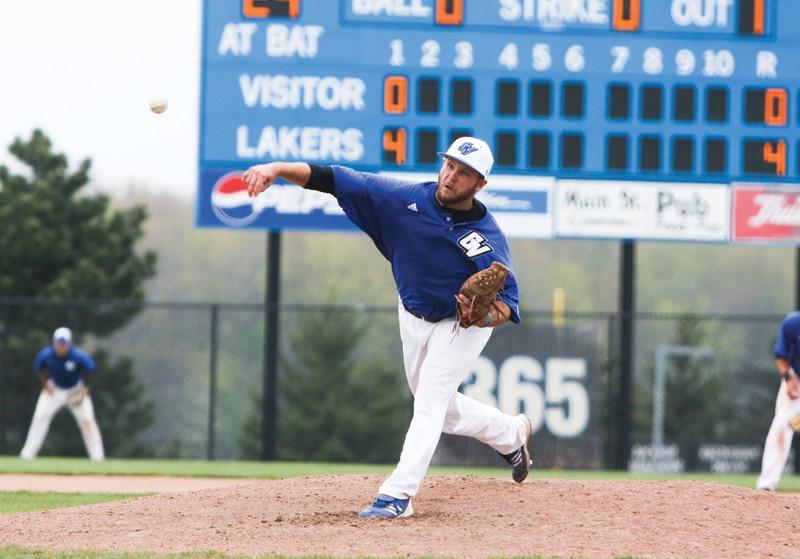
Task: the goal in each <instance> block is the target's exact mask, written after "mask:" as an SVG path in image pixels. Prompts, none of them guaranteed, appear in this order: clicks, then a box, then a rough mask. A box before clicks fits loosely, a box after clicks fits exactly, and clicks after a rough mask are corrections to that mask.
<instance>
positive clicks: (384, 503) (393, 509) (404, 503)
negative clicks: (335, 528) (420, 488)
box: [358, 495, 414, 518]
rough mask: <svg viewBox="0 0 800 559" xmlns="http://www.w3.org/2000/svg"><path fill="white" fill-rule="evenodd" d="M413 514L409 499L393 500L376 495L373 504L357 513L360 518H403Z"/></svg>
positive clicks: (386, 496)
mask: <svg viewBox="0 0 800 559" xmlns="http://www.w3.org/2000/svg"><path fill="white" fill-rule="evenodd" d="M412 514H414V507H412V506H411V499H395V498H394V497H390V496H389V495H378V498H377V499H375V502H374V503H372V504H371V505H370V506H368V507H367V508H365V509H364V510H362V511H361V512H360V513H358V516H360V517H361V518H404V517H406V516H411V515H412Z"/></svg>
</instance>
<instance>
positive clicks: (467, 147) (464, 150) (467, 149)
mask: <svg viewBox="0 0 800 559" xmlns="http://www.w3.org/2000/svg"><path fill="white" fill-rule="evenodd" d="M458 151H460V152H461V155H469V154H470V153H472V152H473V151H478V148H476V147H475V146H474V145H472V142H464V143H463V144H461V145H460V146H458Z"/></svg>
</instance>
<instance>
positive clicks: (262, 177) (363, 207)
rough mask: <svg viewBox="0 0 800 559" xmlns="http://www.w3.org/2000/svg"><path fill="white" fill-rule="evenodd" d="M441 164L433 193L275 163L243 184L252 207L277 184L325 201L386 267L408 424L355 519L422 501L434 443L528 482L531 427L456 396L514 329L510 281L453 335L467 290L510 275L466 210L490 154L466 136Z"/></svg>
mask: <svg viewBox="0 0 800 559" xmlns="http://www.w3.org/2000/svg"><path fill="white" fill-rule="evenodd" d="M441 155H443V156H444V157H443V160H442V166H441V169H440V170H439V177H438V181H437V182H423V183H413V182H406V181H401V180H397V179H394V178H389V177H386V176H381V175H376V174H371V173H361V172H357V171H354V170H352V169H349V168H346V167H340V166H332V167H323V166H317V165H309V164H307V163H284V162H275V163H267V164H264V165H256V166H254V167H251V168H250V169H248V170H247V172H246V173H245V174H244V176H243V180H244V182H245V184H246V185H247V187H248V192H249V194H250V195H251V196H256V195H258V194H259V193H261V192H263V191H264V190H266V189H267V188H268V187H269V186H270V185H271V184H272V183H273V182H274V181H275V180H276V179H278V178H282V179H285V180H287V181H289V182H292V183H294V184H297V185H300V186H303V187H305V188H309V189H313V190H318V191H322V192H327V193H329V194H332V195H333V196H335V197H336V199H337V201H338V202H339V205H340V206H341V207H342V209H343V210H344V212H345V214H346V215H347V216H348V217H349V218H350V220H352V221H353V223H355V224H356V225H357V226H358V227H359V228H360V229H362V230H363V231H364V232H365V233H366V234H367V235H369V237H370V238H371V239H372V240H373V241H374V243H375V246H377V248H378V250H379V251H380V252H381V254H383V256H384V257H386V259H387V260H389V262H390V263H391V266H392V273H393V275H394V280H395V283H396V284H397V290H398V293H399V296H400V297H399V298H400V301H399V305H398V317H399V322H400V336H401V339H402V342H403V360H404V364H405V371H406V377H407V379H408V384H409V386H410V388H411V392H412V393H413V394H414V414H413V418H412V420H411V424H410V425H409V428H408V432H407V433H406V438H405V442H404V443H403V450H402V453H401V454H400V461H399V462H398V464H397V467H396V468H395V470H394V471H393V472H392V474H391V475H390V476H389V478H388V479H386V480H385V481H384V483H383V485H382V486H381V487H380V489H379V492H378V498H377V499H376V500H375V501H374V502H373V503H372V505H370V506H368V507H367V508H365V509H364V510H363V511H361V513H360V515H361V516H362V517H384V518H398V517H405V516H411V515H412V514H413V512H414V509H413V507H412V506H411V498H412V497H414V496H415V495H416V494H417V492H418V491H419V488H420V485H421V483H422V480H423V478H424V477H425V474H426V472H427V470H428V466H429V464H430V461H431V458H432V457H433V453H434V451H435V449H436V446H437V444H438V442H439V438H440V437H441V433H442V432H445V433H451V434H455V435H462V436H467V437H473V438H475V439H477V440H479V441H482V442H484V443H486V444H488V445H489V446H491V447H492V448H494V449H495V450H496V451H497V452H498V453H500V454H501V455H502V456H503V457H504V458H505V459H506V461H507V462H508V464H509V465H510V466H511V467H512V477H513V479H514V480H515V481H517V482H522V481H523V480H524V479H525V478H526V476H527V475H528V470H529V468H530V467H531V465H532V461H531V459H530V454H529V452H528V448H527V443H528V438H529V437H530V435H531V431H532V425H531V421H530V418H528V416H526V415H525V414H520V415H517V416H511V415H507V414H504V413H502V412H500V411H499V410H498V409H496V408H493V407H491V406H488V405H486V404H483V403H480V402H478V401H476V400H473V399H471V398H468V397H467V396H465V395H463V394H461V393H459V392H458V387H459V385H460V384H461V383H462V382H463V381H464V379H465V377H466V375H467V373H468V372H469V369H470V366H471V365H472V364H473V362H474V361H475V360H476V359H477V358H478V356H479V355H480V354H481V351H483V348H484V346H485V345H486V343H487V342H488V341H489V337H490V336H491V334H492V330H493V328H495V327H497V326H500V325H502V324H504V323H506V322H508V321H511V322H516V323H519V321H520V316H519V294H518V291H517V281H516V279H515V277H514V274H513V272H512V273H511V274H510V275H509V276H508V277H507V278H506V280H505V284H504V286H503V288H502V289H501V290H500V291H499V293H498V299H499V300H498V301H496V302H495V303H494V305H493V306H492V308H491V309H490V310H489V311H488V312H487V313H486V315H485V316H480V317H475V318H474V320H470V321H469V322H470V324H471V325H468V327H461V326H458V322H457V321H456V317H457V316H468V315H470V312H471V310H472V309H471V308H470V304H469V301H467V300H466V299H465V298H464V297H463V296H458V297H457V296H456V294H457V293H458V292H459V289H460V288H461V286H462V284H463V283H464V281H465V280H466V279H467V278H468V277H469V276H471V275H472V274H473V273H475V272H477V271H478V270H482V269H484V268H487V267H488V266H489V265H490V264H491V263H492V262H493V261H498V262H500V263H501V264H504V265H505V266H506V267H508V268H509V269H512V265H511V256H510V254H509V249H508V243H507V241H506V239H505V236H504V235H503V233H502V232H501V231H500V228H499V227H498V226H497V222H496V221H495V220H494V218H493V217H492V215H491V214H490V213H489V211H488V210H487V208H486V207H485V206H484V205H483V204H481V203H480V202H479V201H478V200H476V199H475V195H476V194H477V193H478V192H479V191H480V190H481V189H482V188H483V187H484V186H485V185H486V183H487V177H488V176H489V173H490V171H491V168H492V165H493V163H494V158H493V156H492V153H491V150H490V149H489V146H488V145H487V144H486V142H484V141H482V140H479V139H476V138H470V137H463V138H459V139H457V140H456V141H455V142H453V144H452V145H451V146H450V147H449V148H448V150H447V152H445V153H442V154H441ZM459 297H460V298H459ZM459 311H460V312H459Z"/></svg>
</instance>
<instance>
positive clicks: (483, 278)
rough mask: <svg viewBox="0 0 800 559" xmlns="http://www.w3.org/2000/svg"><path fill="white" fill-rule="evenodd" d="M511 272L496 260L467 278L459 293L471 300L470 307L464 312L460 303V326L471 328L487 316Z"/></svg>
mask: <svg viewBox="0 0 800 559" xmlns="http://www.w3.org/2000/svg"><path fill="white" fill-rule="evenodd" d="M510 273H511V270H509V269H508V268H506V267H505V266H504V265H503V264H501V263H500V262H497V261H494V262H492V265H491V266H489V267H488V268H484V269H483V270H479V271H477V272H475V273H474V274H472V275H471V276H470V277H468V278H467V281H465V282H464V285H462V286H461V289H460V290H459V292H458V293H459V295H463V296H464V297H465V298H466V299H467V300H468V301H469V309H468V310H467V311H466V312H464V311H462V309H461V305H460V304H459V305H458V317H457V319H458V325H459V326H461V327H462V328H469V327H470V326H473V325H475V324H477V323H478V322H480V321H482V320H484V319H485V318H486V315H487V314H488V312H489V311H490V310H491V308H492V305H493V304H494V302H495V301H496V300H497V293H498V291H500V289H502V287H503V284H504V283H505V282H506V278H507V277H508V275H509V274H510ZM456 299H458V297H456Z"/></svg>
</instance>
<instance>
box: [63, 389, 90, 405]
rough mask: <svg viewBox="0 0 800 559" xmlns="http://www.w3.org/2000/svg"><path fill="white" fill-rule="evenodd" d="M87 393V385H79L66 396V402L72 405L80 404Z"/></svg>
mask: <svg viewBox="0 0 800 559" xmlns="http://www.w3.org/2000/svg"><path fill="white" fill-rule="evenodd" d="M88 393H89V387H88V386H86V385H83V386H81V387H80V388H78V389H77V390H76V391H75V392H73V393H72V394H70V395H69V396H67V404H69V405H70V406H72V407H75V406H80V405H81V402H83V399H84V398H86V395H87V394H88Z"/></svg>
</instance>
